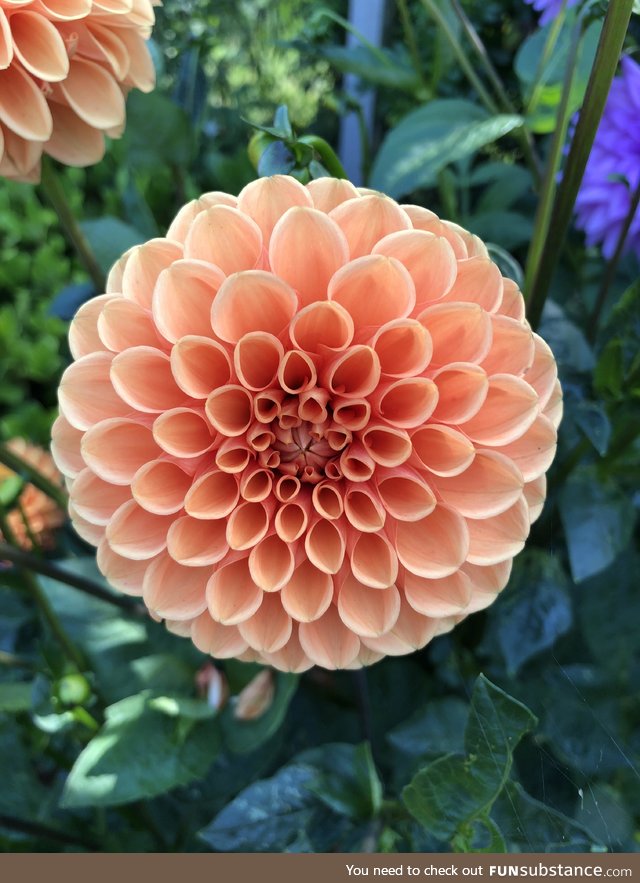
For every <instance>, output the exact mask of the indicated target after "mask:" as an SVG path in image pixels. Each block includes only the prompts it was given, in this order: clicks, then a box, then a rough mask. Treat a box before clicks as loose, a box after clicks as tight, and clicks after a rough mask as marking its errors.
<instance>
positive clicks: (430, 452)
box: [411, 423, 476, 476]
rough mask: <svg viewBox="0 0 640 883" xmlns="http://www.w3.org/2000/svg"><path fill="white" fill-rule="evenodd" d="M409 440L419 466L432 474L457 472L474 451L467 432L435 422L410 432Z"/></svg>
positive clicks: (471, 459)
mask: <svg viewBox="0 0 640 883" xmlns="http://www.w3.org/2000/svg"><path fill="white" fill-rule="evenodd" d="M411 444H412V446H413V451H414V454H415V456H416V457H417V459H418V461H419V463H420V466H424V468H425V469H428V470H429V472H432V473H433V474H434V475H441V476H448V475H459V474H460V473H461V472H464V470H465V469H467V468H468V467H469V466H470V465H471V463H472V462H473V458H474V457H475V455H476V451H475V448H474V446H473V444H472V443H471V442H470V441H469V439H468V438H467V437H466V435H463V434H462V433H461V432H458V431H457V430H456V429H452V428H451V427H450V426H442V425H439V424H437V423H433V424H431V425H429V426H422V427H420V429H417V430H416V431H415V432H413V433H412V434H411Z"/></svg>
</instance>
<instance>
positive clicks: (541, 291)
mask: <svg viewBox="0 0 640 883" xmlns="http://www.w3.org/2000/svg"><path fill="white" fill-rule="evenodd" d="M632 6H633V0H611V3H610V4H609V7H608V9H607V13H606V16H605V19H604V26H603V28H602V34H601V35H600V41H599V43H598V49H597V52H596V57H595V61H594V64H593V68H592V69H591V75H590V77H589V82H588V84H587V91H586V94H585V99H584V103H583V106H582V110H581V112H580V118H579V120H578V124H577V126H576V131H575V133H574V136H573V139H572V142H571V148H570V150H569V156H568V159H567V164H566V166H565V170H564V174H563V177H562V182H561V184H560V187H559V188H558V192H557V194H556V198H555V201H554V204H553V211H552V213H551V222H550V224H549V231H548V235H547V237H546V243H545V247H544V249H543V252H542V255H541V257H540V263H539V264H538V266H537V268H536V270H535V276H533V277H532V281H531V288H530V291H529V298H528V305H527V313H528V318H529V321H530V322H531V325H532V326H533V327H534V328H535V327H536V326H537V324H538V322H539V321H540V317H541V315H542V309H543V307H544V303H545V301H546V299H547V295H548V293H549V288H550V285H551V280H552V278H553V274H554V271H555V269H556V265H557V263H558V259H559V257H560V252H561V250H562V247H563V245H564V241H565V237H566V234H567V230H568V227H569V223H570V221H571V214H572V212H573V206H574V204H575V201H576V197H577V195H578V190H579V188H580V184H581V183H582V178H583V176H584V170H585V168H586V165H587V161H588V159H589V154H590V153H591V148H592V146H593V142H594V139H595V136H596V132H597V129H598V125H599V123H600V119H601V117H602V112H603V110H604V106H605V102H606V100H607V96H608V94H609V89H610V87H611V82H612V80H613V77H614V74H615V72H616V67H617V66H618V59H619V57H620V52H621V50H622V46H623V43H624V38H625V35H626V33H627V26H628V24H629V19H630V18H631V9H632Z"/></svg>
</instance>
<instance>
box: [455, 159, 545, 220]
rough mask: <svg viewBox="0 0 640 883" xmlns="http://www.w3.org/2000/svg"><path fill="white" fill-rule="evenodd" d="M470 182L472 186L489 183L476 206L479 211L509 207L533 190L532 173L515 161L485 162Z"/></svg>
mask: <svg viewBox="0 0 640 883" xmlns="http://www.w3.org/2000/svg"><path fill="white" fill-rule="evenodd" d="M469 184H470V185H471V186H472V187H477V186H478V185H482V184H486V185H488V186H487V187H485V189H484V190H483V191H482V193H481V195H480V197H479V198H478V201H477V203H476V206H475V211H476V212H479V213H482V212H489V211H503V210H506V209H509V208H511V206H512V205H513V204H514V203H516V202H517V201H518V200H519V199H520V198H521V197H522V196H524V195H525V194H531V193H532V192H533V187H532V183H531V173H530V172H529V170H528V169H525V168H524V167H523V166H519V165H516V164H514V163H506V162H489V163H483V164H482V165H479V166H477V167H476V168H475V169H474V170H473V172H472V173H471V175H470V177H469Z"/></svg>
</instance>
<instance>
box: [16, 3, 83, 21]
mask: <svg viewBox="0 0 640 883" xmlns="http://www.w3.org/2000/svg"><path fill="white" fill-rule="evenodd" d="M10 2H11V0H10ZM20 5H22V4H20ZM34 8H36V9H38V10H41V11H44V13H45V14H46V16H47V18H50V19H52V20H53V21H74V20H76V19H79V18H84V16H85V15H88V14H89V12H90V10H91V2H90V0H36V3H34Z"/></svg>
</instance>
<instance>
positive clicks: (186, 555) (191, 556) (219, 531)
mask: <svg viewBox="0 0 640 883" xmlns="http://www.w3.org/2000/svg"><path fill="white" fill-rule="evenodd" d="M228 551H229V546H228V545H227V540H226V522H225V520H224V519H220V520H219V521H201V520H200V519H197V518H191V517H190V516H189V515H184V516H183V517H182V518H178V519H177V520H176V521H174V522H173V524H172V525H171V527H170V528H169V531H168V532H167V552H168V553H169V555H171V557H172V558H173V560H174V561H177V562H178V563H179V564H184V565H186V566H187V567H204V566H205V565H208V564H209V565H210V564H217V563H218V561H222V559H223V558H224V557H225V555H226V554H227V552H228ZM209 573H210V570H209V571H208V574H207V575H209Z"/></svg>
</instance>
